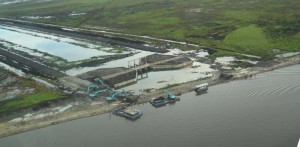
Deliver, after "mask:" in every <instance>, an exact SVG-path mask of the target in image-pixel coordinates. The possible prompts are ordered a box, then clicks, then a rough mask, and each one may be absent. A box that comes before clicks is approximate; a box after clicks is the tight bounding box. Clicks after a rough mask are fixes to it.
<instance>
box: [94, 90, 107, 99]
mask: <svg viewBox="0 0 300 147" xmlns="http://www.w3.org/2000/svg"><path fill="white" fill-rule="evenodd" d="M106 91H107V90H98V91H96V92H94V93H91V94H90V97H91V98H95V97H97V95H98V94H100V93H102V92H106Z"/></svg>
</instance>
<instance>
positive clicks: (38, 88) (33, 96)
mask: <svg viewBox="0 0 300 147" xmlns="http://www.w3.org/2000/svg"><path fill="white" fill-rule="evenodd" d="M14 85H15V86H16V85H18V87H19V88H34V89H35V91H34V93H29V94H24V95H20V96H18V97H17V98H16V99H13V100H7V101H3V102H0V113H3V112H7V111H13V110H17V109H21V108H26V107H29V106H33V105H36V104H39V103H41V102H45V101H49V100H54V99H59V98H63V97H64V95H63V93H62V92H60V91H54V90H50V89H47V88H45V87H44V86H42V85H40V84H38V83H36V82H35V81H33V80H31V79H20V80H19V81H18V82H17V83H14Z"/></svg>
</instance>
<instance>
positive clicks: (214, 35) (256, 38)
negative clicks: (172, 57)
mask: <svg viewBox="0 0 300 147" xmlns="http://www.w3.org/2000/svg"><path fill="white" fill-rule="evenodd" d="M7 1H8V0H0V3H1V4H0V17H7V18H15V19H25V20H29V21H37V22H44V23H52V24H59V25H66V26H73V27H85V26H94V27H98V28H102V29H110V31H119V32H122V33H129V34H136V35H144V36H151V37H157V38H163V39H171V40H177V41H185V42H188V43H194V44H198V45H201V46H202V45H204V46H207V47H210V48H213V49H215V50H217V51H218V52H216V53H215V56H220V55H223V54H224V53H226V55H227V54H234V53H236V52H238V53H243V54H251V55H257V56H261V57H263V58H265V59H270V58H273V57H274V55H275V54H278V53H283V52H291V51H299V50H300V42H299V39H300V35H299V34H300V33H299V29H300V26H299V25H300V24H299V21H300V14H299V9H300V8H299V6H300V2H299V1H297V0H279V1H274V0H264V1H261V0H252V1H248V0H223V1H215V0H186V1H181V0H122V1H116V0H85V1H81V0H60V1H44V2H36V0H29V1H25V2H19V3H10V4H4V2H7ZM53 10H55V11H53ZM28 16H32V17H28ZM34 16H38V19H37V17H34ZM49 16H51V17H49Z"/></svg>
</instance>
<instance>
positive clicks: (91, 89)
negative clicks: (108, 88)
mask: <svg viewBox="0 0 300 147" xmlns="http://www.w3.org/2000/svg"><path fill="white" fill-rule="evenodd" d="M96 89H99V86H98V85H91V86H89V87H88V88H87V93H90V92H92V91H94V90H96Z"/></svg>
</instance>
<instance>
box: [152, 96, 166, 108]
mask: <svg viewBox="0 0 300 147" xmlns="http://www.w3.org/2000/svg"><path fill="white" fill-rule="evenodd" d="M150 104H152V105H153V106H154V107H156V108H158V107H162V106H165V105H166V104H168V101H167V99H166V98H164V97H162V96H161V97H158V98H153V99H152V100H151V101H150Z"/></svg>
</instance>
